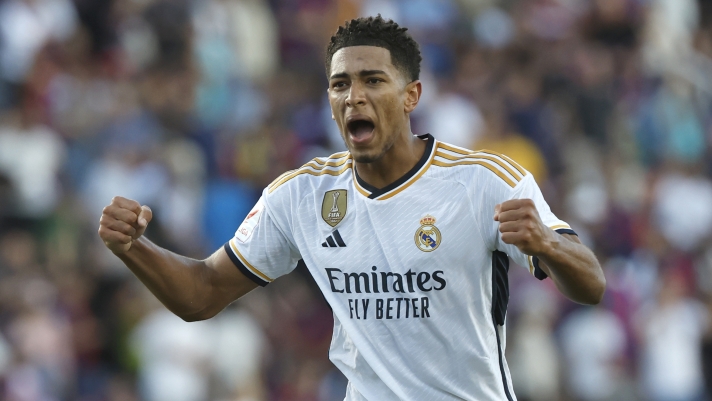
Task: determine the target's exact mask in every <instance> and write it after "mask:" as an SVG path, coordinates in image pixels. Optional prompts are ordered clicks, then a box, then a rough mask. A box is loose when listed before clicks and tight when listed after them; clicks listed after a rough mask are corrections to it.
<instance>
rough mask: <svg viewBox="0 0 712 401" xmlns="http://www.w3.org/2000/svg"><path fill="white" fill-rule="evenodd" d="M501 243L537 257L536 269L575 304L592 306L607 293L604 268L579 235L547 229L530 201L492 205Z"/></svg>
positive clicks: (510, 201) (514, 201)
mask: <svg viewBox="0 0 712 401" xmlns="http://www.w3.org/2000/svg"><path fill="white" fill-rule="evenodd" d="M494 220H495V221H499V232H500V233H502V241H503V242H504V243H506V244H512V245H515V246H516V247H517V248H519V250H520V251H522V253H524V254H527V255H530V256H536V257H538V258H539V267H540V268H541V269H542V270H543V271H544V273H546V274H547V275H548V276H549V278H550V279H551V280H552V281H553V282H554V284H555V285H556V288H558V289H559V291H560V292H561V293H562V294H564V295H565V296H566V297H567V298H569V299H570V300H572V301H574V302H578V303H581V304H587V305H595V304H598V303H599V302H601V299H602V298H603V293H604V292H605V290H606V279H605V277H604V276H603V269H601V265H600V264H599V263H598V260H597V259H596V256H595V255H594V254H593V252H592V251H591V250H590V249H588V247H586V246H585V245H583V244H582V243H581V241H580V240H579V238H578V236H576V235H569V234H559V233H557V232H556V231H554V230H552V229H551V228H549V227H547V226H546V225H545V224H544V223H543V222H542V221H541V217H539V212H538V211H537V210H536V207H535V206H534V201H532V200H531V199H512V200H508V201H506V202H502V203H501V204H499V205H497V206H495V211H494Z"/></svg>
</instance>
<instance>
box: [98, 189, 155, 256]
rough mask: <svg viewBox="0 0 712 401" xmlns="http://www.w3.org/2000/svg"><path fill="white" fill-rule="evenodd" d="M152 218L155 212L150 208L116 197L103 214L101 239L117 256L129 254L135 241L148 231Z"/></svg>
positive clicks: (100, 222)
mask: <svg viewBox="0 0 712 401" xmlns="http://www.w3.org/2000/svg"><path fill="white" fill-rule="evenodd" d="M152 218H153V212H151V208H149V207H148V206H145V205H144V206H141V205H140V204H139V203H138V202H136V201H134V200H131V199H126V198H122V197H120V196H116V197H114V199H112V200H111V204H110V205H109V206H107V207H105V208H104V210H103V212H102V213H101V219H100V220H99V237H101V239H102V241H104V244H105V245H106V247H107V248H109V249H110V250H111V251H112V252H114V253H115V254H121V253H125V252H128V250H129V249H131V244H132V243H133V241H134V240H137V239H138V238H139V237H140V236H142V235H143V233H144V231H146V227H147V226H148V223H149V222H150V221H151V219H152Z"/></svg>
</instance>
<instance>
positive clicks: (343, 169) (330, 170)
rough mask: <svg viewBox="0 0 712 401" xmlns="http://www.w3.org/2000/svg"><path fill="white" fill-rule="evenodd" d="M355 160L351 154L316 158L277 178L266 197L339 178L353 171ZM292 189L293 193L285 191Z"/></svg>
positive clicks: (266, 190)
mask: <svg viewBox="0 0 712 401" xmlns="http://www.w3.org/2000/svg"><path fill="white" fill-rule="evenodd" d="M352 166H353V159H352V158H351V153H349V152H339V153H334V154H333V155H331V156H329V157H316V158H314V159H312V160H310V161H309V162H307V163H305V164H304V165H303V166H301V167H299V168H298V169H295V170H291V171H287V172H286V173H284V174H282V175H280V176H279V177H277V178H276V179H275V180H274V181H272V183H271V184H269V185H268V186H267V188H265V194H266V195H268V196H269V195H273V194H276V193H280V192H292V191H294V190H300V189H302V188H310V187H312V185H310V184H313V183H314V181H317V182H318V181H322V180H324V179H328V178H329V177H339V176H341V175H343V174H345V173H348V172H350V171H351V167H352ZM284 188H290V189H291V190H292V191H285V190H284Z"/></svg>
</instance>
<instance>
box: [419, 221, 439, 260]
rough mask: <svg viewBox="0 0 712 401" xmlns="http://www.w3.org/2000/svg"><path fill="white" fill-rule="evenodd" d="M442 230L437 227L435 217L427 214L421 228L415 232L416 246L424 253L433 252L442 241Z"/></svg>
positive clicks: (421, 222)
mask: <svg viewBox="0 0 712 401" xmlns="http://www.w3.org/2000/svg"><path fill="white" fill-rule="evenodd" d="M442 239H443V238H442V235H441V234H440V230H438V228H437V227H435V217H433V216H431V215H429V214H426V215H425V217H423V218H422V219H420V227H418V229H417V230H416V231H415V246H417V247H418V249H420V250H421V251H423V252H432V251H434V250H436V249H438V247H439V246H440V242H441V241H442Z"/></svg>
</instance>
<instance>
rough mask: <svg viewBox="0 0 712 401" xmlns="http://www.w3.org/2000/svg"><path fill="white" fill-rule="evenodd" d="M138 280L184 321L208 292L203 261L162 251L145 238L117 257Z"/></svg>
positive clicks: (196, 311) (199, 308) (201, 305)
mask: <svg viewBox="0 0 712 401" xmlns="http://www.w3.org/2000/svg"><path fill="white" fill-rule="evenodd" d="M117 256H118V257H119V258H120V259H121V260H122V261H123V262H124V264H126V266H127V267H128V268H129V269H130V270H131V271H132V272H133V273H134V274H135V275H136V277H138V279H139V280H141V282H142V283H143V284H144V285H145V286H146V287H147V288H148V289H149V290H150V291H151V292H152V293H153V294H154V295H155V296H156V298H158V300H160V301H161V303H163V305H165V306H166V307H167V308H168V309H169V310H170V311H171V312H173V313H175V314H176V315H178V316H180V317H181V318H183V319H186V320H195V319H193V316H196V315H198V314H200V313H201V311H202V310H204V309H205V308H206V306H207V305H206V302H205V297H204V296H202V297H201V294H207V293H209V291H210V288H209V287H210V285H209V280H208V279H207V275H208V270H209V269H208V267H207V265H206V264H205V262H204V261H200V260H195V259H191V258H187V257H185V256H181V255H178V254H175V253H173V252H170V251H168V250H166V249H163V248H161V247H159V246H157V245H155V244H154V243H152V242H151V241H149V240H148V239H146V238H145V237H141V238H139V239H138V240H135V241H134V242H133V244H132V246H131V249H130V250H129V251H128V252H125V253H122V254H118V255H117Z"/></svg>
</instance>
